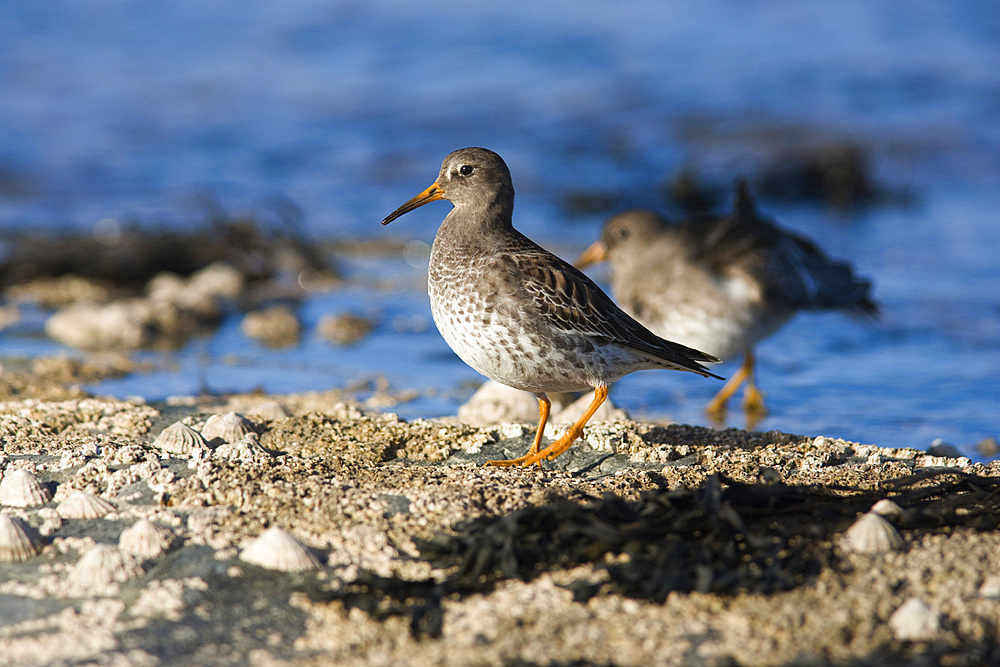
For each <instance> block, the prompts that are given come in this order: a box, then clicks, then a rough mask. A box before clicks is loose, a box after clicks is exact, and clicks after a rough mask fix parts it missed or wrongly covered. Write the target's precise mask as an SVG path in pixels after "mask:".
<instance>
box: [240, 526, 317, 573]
mask: <svg viewBox="0 0 1000 667" xmlns="http://www.w3.org/2000/svg"><path fill="white" fill-rule="evenodd" d="M240 558H241V559H242V560H245V561H246V562H248V563H251V564H253V565H259V566H260V567H265V568H267V569H269V570H281V571H283V572H303V571H305V570H315V569H316V568H318V567H319V559H317V558H316V556H315V555H313V553H312V552H311V551H310V550H309V549H307V548H306V546H305V545H304V544H302V543H301V542H299V541H298V540H297V539H295V537H293V536H292V535H291V534H290V533H288V532H286V531H284V530H282V529H281V528H278V527H277V526H272V527H271V528H268V529H267V530H265V531H264V532H263V533H261V534H260V536H259V537H257V539H255V540H253V541H252V542H250V543H249V544H247V545H246V546H245V547H244V548H243V551H242V552H241V553H240Z"/></svg>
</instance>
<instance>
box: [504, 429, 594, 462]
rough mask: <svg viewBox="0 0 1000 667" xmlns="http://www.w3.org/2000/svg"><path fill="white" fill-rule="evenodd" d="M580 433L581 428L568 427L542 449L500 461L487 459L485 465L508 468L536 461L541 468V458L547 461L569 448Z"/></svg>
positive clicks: (581, 432) (581, 431)
mask: <svg viewBox="0 0 1000 667" xmlns="http://www.w3.org/2000/svg"><path fill="white" fill-rule="evenodd" d="M581 435H583V430H582V429H581V430H576V429H570V430H569V432H568V433H566V435H564V436H563V437H561V438H559V439H558V440H557V441H555V442H553V443H552V444H551V445H549V446H548V447H546V448H545V449H542V450H540V451H537V452H535V451H531V452H528V453H527V454H525V455H524V456H520V457H518V458H516V459H508V460H502V461H487V462H486V465H488V466H496V467H498V468H510V467H513V466H524V467H528V466H530V465H531V464H533V463H537V464H538V467H539V468H541V467H542V460H543V459H544V460H548V461H551V460H553V459H554V458H556V457H557V456H559V455H560V454H562V453H563V452H565V451H566V450H567V449H569V446H570V445H571V444H572V443H573V441H574V440H576V439H577V438H579V437H580V436H581Z"/></svg>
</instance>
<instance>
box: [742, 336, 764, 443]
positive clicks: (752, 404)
mask: <svg viewBox="0 0 1000 667" xmlns="http://www.w3.org/2000/svg"><path fill="white" fill-rule="evenodd" d="M743 364H744V366H746V367H747V388H746V389H745V390H744V391H743V411H744V412H746V415H747V424H748V426H747V428H753V426H754V425H756V424H757V422H759V421H760V420H761V419H763V418H764V415H766V414H767V408H765V407H764V392H762V391H761V390H760V389H759V388H758V387H757V382H756V381H755V379H754V373H753V370H754V358H753V353H751V352H747V356H746V359H745V360H744V362H743Z"/></svg>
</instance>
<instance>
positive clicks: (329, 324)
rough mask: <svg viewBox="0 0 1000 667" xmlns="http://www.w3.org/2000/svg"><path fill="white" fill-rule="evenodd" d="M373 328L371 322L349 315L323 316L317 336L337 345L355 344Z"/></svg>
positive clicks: (373, 325)
mask: <svg viewBox="0 0 1000 667" xmlns="http://www.w3.org/2000/svg"><path fill="white" fill-rule="evenodd" d="M374 328H375V323H374V322H372V321H371V320H368V319H365V318H363V317H358V316H357V315H352V314H351V313H340V314H339V315H325V316H324V317H323V318H322V319H321V320H320V321H319V326H318V329H319V335H320V336H322V337H323V338H325V339H326V340H328V341H330V342H331V343H336V344H337V345H351V344H352V343H357V342H358V341H359V340H361V339H362V338H364V337H365V336H367V335H368V334H369V332H371V330H372V329H374Z"/></svg>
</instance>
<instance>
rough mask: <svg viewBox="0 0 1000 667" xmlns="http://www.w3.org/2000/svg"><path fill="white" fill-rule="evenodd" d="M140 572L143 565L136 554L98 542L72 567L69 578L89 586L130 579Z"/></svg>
mask: <svg viewBox="0 0 1000 667" xmlns="http://www.w3.org/2000/svg"><path fill="white" fill-rule="evenodd" d="M140 574H142V566H141V565H139V563H138V561H137V560H136V558H135V557H134V556H132V555H131V554H127V553H125V552H123V551H122V550H120V549H119V548H118V547H114V546H111V545H110V544H98V545H96V546H95V547H93V548H92V549H90V551H88V552H87V553H85V554H83V556H81V557H80V560H78V561H77V562H76V565H74V566H73V567H72V569H70V571H69V579H70V580H71V581H73V582H74V583H76V584H79V585H82V586H84V587H88V588H89V587H93V586H104V585H107V584H110V583H114V582H116V581H117V582H122V581H128V580H129V579H131V578H132V577H136V576H138V575H140Z"/></svg>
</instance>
